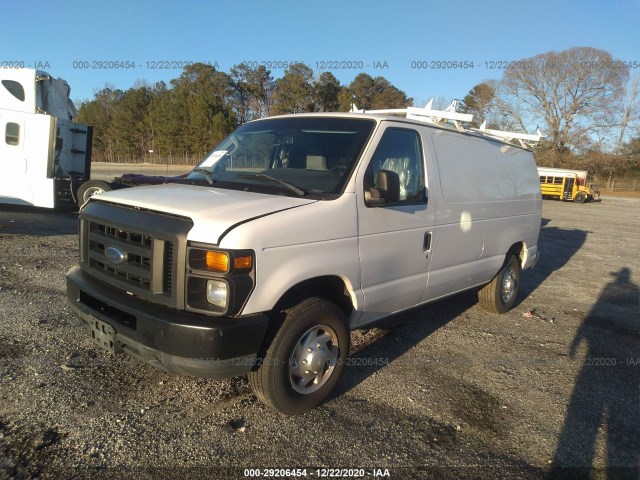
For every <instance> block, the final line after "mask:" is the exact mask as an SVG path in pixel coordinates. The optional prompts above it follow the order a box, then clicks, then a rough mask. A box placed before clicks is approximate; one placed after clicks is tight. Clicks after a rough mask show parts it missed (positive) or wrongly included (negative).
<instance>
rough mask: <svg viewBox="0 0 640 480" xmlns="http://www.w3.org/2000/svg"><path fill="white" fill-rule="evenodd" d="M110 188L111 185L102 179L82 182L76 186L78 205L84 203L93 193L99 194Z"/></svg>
mask: <svg viewBox="0 0 640 480" xmlns="http://www.w3.org/2000/svg"><path fill="white" fill-rule="evenodd" d="M110 190H111V185H109V184H108V183H107V182H103V181H102V180H89V181H87V182H84V183H83V184H82V185H80V188H78V194H77V202H78V207H81V206H82V205H84V204H85V203H86V202H87V201H88V200H89V199H90V198H91V197H93V196H94V195H99V194H101V193H104V192H108V191H110Z"/></svg>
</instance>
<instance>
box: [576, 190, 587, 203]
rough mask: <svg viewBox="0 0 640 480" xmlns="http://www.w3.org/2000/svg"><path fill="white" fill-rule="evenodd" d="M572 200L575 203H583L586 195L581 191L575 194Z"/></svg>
mask: <svg viewBox="0 0 640 480" xmlns="http://www.w3.org/2000/svg"><path fill="white" fill-rule="evenodd" d="M573 201H574V202H576V203H584V202H586V201H587V196H586V195H585V194H584V193H583V192H580V193H578V194H577V195H576V196H575V198H574V199H573Z"/></svg>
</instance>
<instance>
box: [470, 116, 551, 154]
mask: <svg viewBox="0 0 640 480" xmlns="http://www.w3.org/2000/svg"><path fill="white" fill-rule="evenodd" d="M469 130H471V131H473V132H479V133H481V134H483V135H486V136H488V137H494V138H498V139H500V140H506V141H507V142H513V141H514V140H515V141H517V142H518V143H519V144H520V146H521V147H522V148H527V147H529V148H531V147H535V146H536V144H537V143H538V142H539V141H540V139H541V138H542V137H543V135H542V133H540V129H539V128H536V133H534V134H529V133H518V132H506V131H504V130H492V129H490V128H487V122H486V120H485V121H484V122H482V125H480V128H469Z"/></svg>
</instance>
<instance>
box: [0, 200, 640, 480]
mask: <svg viewBox="0 0 640 480" xmlns="http://www.w3.org/2000/svg"><path fill="white" fill-rule="evenodd" d="M638 239H640V199H627V198H604V199H603V201H602V202H599V203H591V204H584V205H577V204H575V205H574V204H571V203H561V202H555V201H544V202H543V222H542V230H541V237H540V242H539V249H540V251H541V253H542V257H541V259H540V261H539V262H538V265H537V266H536V268H535V269H534V270H531V271H525V272H523V276H522V285H521V290H520V294H519V297H518V302H517V304H516V307H515V308H514V309H513V310H512V311H511V312H509V313H507V314H504V315H494V314H490V313H487V312H486V311H484V310H482V309H481V308H480V307H479V306H478V305H477V299H476V296H475V292H473V291H472V292H467V293H463V294H461V295H457V296H455V297H451V298H448V299H446V300H443V301H440V302H437V303H434V304H431V305H427V306H424V307H421V308H418V309H415V310H412V311H408V312H404V313H402V314H400V315H397V316H395V317H393V318H390V319H387V320H385V321H384V322H383V323H381V324H378V325H376V326H374V327H373V328H370V329H367V330H359V331H355V332H353V333H352V343H353V349H352V354H351V357H350V360H349V363H348V366H347V368H346V369H345V374H344V376H343V378H342V380H341V382H340V384H339V386H338V389H337V392H336V393H335V395H333V396H332V398H331V399H330V400H329V401H328V402H326V403H325V404H324V405H322V406H321V407H320V408H318V409H316V410H314V411H312V412H310V413H307V414H305V415H303V416H298V417H286V416H283V415H280V414H278V413H274V412H273V411H271V410H269V409H268V408H267V407H265V406H264V405H263V404H261V403H260V402H258V401H257V400H256V398H255V397H254V396H253V395H252V393H251V390H250V388H249V387H248V384H247V382H246V380H245V379H243V378H233V379H229V380H224V381H214V380H205V379H196V378H191V377H187V376H176V375H172V374H168V373H164V372H163V371H160V370H156V369H154V368H153V367H150V366H147V365H145V364H142V363H140V362H139V361H137V360H134V359H132V358H129V357H127V356H124V355H118V356H111V355H110V354H109V353H107V352H106V351H102V350H100V349H99V348H98V347H97V346H95V345H94V344H93V343H92V342H91V340H90V339H89V335H88V332H87V331H86V330H85V327H84V326H83V325H82V324H81V323H80V322H79V321H78V320H77V319H75V318H74V317H73V316H72V315H71V313H70V311H69V309H68V308H67V306H66V296H65V284H64V276H65V274H66V272H67V271H68V269H69V268H70V267H71V266H72V265H74V264H75V263H76V261H77V256H78V246H77V214H76V213H74V212H71V211H68V212H52V211H45V210H36V209H27V208H17V207H2V206H0V479H3V478H31V477H36V476H37V477H40V478H61V477H62V478H87V477H92V478H122V477H123V476H125V475H126V476H127V477H132V476H135V477H136V478H158V477H165V478H169V476H170V477H172V478H178V477H186V476H188V477H192V478H194V477H199V476H201V477H202V478H236V477H237V478H251V477H253V478H264V477H274V476H280V477H286V476H287V472H288V476H289V477H292V478H293V477H294V476H298V477H299V476H301V475H302V474H303V473H305V474H306V478H324V477H329V476H330V474H332V473H333V474H335V475H333V476H334V477H335V476H339V477H342V478H344V477H347V478H357V477H361V476H364V477H365V478H373V477H374V476H376V474H378V475H383V474H385V473H388V474H389V475H390V478H460V477H465V478H469V477H472V478H497V477H502V478H547V477H562V476H565V477H571V476H573V477H575V478H581V477H584V476H585V475H587V473H588V472H587V470H588V469H590V468H591V469H592V470H593V471H592V474H593V475H594V476H595V478H606V477H607V476H608V475H609V476H617V477H619V478H638V474H639V472H640V467H639V464H640V348H639V347H640V313H639V298H640V248H639V242H638ZM267 469H272V470H267ZM287 469H289V470H287ZM296 469H297V470H296ZM387 478H389V477H387Z"/></svg>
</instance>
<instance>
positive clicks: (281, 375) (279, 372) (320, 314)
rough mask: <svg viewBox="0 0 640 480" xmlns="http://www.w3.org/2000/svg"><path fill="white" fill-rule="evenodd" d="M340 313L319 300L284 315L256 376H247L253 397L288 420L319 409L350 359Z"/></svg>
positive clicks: (303, 304) (314, 299) (309, 301)
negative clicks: (286, 415) (287, 417)
mask: <svg viewBox="0 0 640 480" xmlns="http://www.w3.org/2000/svg"><path fill="white" fill-rule="evenodd" d="M349 342H350V336H349V331H348V329H347V322H346V318H345V315H344V312H343V311H342V310H341V309H340V308H338V307H337V306H336V305H335V304H333V303H331V302H329V301H328V300H324V299H322V298H315V297H314V298H308V299H306V300H303V301H302V302H300V303H299V304H297V305H296V306H295V307H293V308H291V309H290V310H288V311H287V312H286V317H285V320H284V322H283V324H282V326H281V327H280V329H279V330H278V332H277V333H276V335H275V337H274V339H273V341H272V342H271V345H270V346H269V348H268V350H267V352H266V354H265V355H264V357H263V358H262V359H261V361H260V366H259V368H258V369H257V370H255V371H252V372H250V373H249V375H248V377H249V384H250V385H251V388H252V389H253V392H254V393H255V394H256V396H257V397H258V398H259V399H260V400H261V401H262V402H263V403H265V404H266V405H268V406H269V407H271V408H273V409H274V410H276V411H278V412H281V413H285V414H288V415H298V414H301V413H305V412H307V411H309V410H311V409H313V408H315V407H317V406H318V405H320V404H321V403H322V402H323V401H324V400H325V399H326V398H327V396H328V395H329V394H330V393H331V391H332V390H333V388H334V387H335V385H336V384H337V383H338V380H339V379H340V375H341V374H342V371H343V369H344V364H345V360H346V358H347V354H348V353H349Z"/></svg>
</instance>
